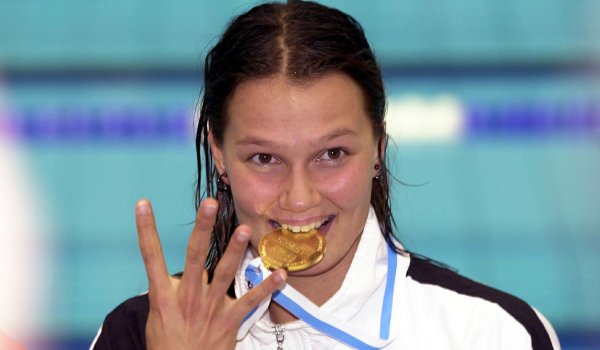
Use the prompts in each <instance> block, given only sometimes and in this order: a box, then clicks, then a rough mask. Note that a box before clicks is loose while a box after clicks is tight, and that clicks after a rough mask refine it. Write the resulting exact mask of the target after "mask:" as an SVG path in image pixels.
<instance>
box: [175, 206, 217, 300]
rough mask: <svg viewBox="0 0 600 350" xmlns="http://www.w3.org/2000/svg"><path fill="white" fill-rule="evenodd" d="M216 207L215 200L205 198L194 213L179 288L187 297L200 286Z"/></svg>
mask: <svg viewBox="0 0 600 350" xmlns="http://www.w3.org/2000/svg"><path fill="white" fill-rule="evenodd" d="M218 206H219V203H218V202H217V201H216V200H214V199H213V198H207V199H205V200H204V201H202V203H200V208H198V212H197V213H196V222H195V223H194V228H193V229H192V234H191V235H190V240H189V242H188V247H187V253H186V258H185V267H184V270H183V277H182V279H181V288H182V289H183V290H184V292H186V293H189V294H188V295H192V294H193V293H194V292H195V291H196V289H197V288H198V287H199V286H201V285H202V283H201V282H202V280H203V275H204V271H205V263H206V256H207V254H208V247H209V244H210V236H211V233H212V229H213V226H214V224H215V218H216V214H217V208H218Z"/></svg>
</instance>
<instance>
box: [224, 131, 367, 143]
mask: <svg viewBox="0 0 600 350" xmlns="http://www.w3.org/2000/svg"><path fill="white" fill-rule="evenodd" d="M346 135H350V136H355V135H358V133H357V132H356V131H354V130H352V129H348V128H340V129H336V130H334V131H333V132H331V133H329V134H327V135H324V136H323V137H321V138H319V139H318V140H317V142H318V143H320V142H327V141H331V140H334V139H336V138H338V137H342V136H346ZM236 144H237V145H239V146H250V145H252V146H263V147H275V146H277V144H276V143H275V142H273V141H271V140H268V139H264V138H260V137H255V136H247V137H244V138H242V139H241V140H239V141H237V142H236Z"/></svg>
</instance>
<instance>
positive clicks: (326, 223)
mask: <svg viewBox="0 0 600 350" xmlns="http://www.w3.org/2000/svg"><path fill="white" fill-rule="evenodd" d="M334 218H335V216H334V215H330V216H327V217H326V218H324V219H321V220H319V221H315V222H311V223H307V224H304V225H294V224H290V223H280V222H278V221H275V220H269V224H270V225H271V226H272V227H273V229H275V230H277V229H280V228H281V229H284V230H289V231H292V232H294V233H300V232H309V231H310V230H312V229H318V230H319V232H320V233H321V234H325V233H326V232H327V231H328V229H329V227H330V226H331V225H330V224H331V222H332V221H333V219H334Z"/></svg>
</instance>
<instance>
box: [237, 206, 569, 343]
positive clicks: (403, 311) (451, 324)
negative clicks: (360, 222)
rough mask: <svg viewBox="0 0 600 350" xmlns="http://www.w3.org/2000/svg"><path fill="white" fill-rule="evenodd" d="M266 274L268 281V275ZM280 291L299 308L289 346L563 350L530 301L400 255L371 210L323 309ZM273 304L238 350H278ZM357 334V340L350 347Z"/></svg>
mask: <svg viewBox="0 0 600 350" xmlns="http://www.w3.org/2000/svg"><path fill="white" fill-rule="evenodd" d="M394 257H395V259H393V258H394ZM252 262H253V265H254V266H259V265H260V261H259V260H258V259H254V261H252V256H251V255H250V254H248V256H247V257H246V259H245V261H244V262H243V263H242V265H241V268H240V269H239V271H238V273H237V275H236V295H237V296H238V297H239V296H240V295H242V294H244V293H246V292H247V291H248V286H249V284H250V285H252V283H251V282H250V283H249V280H248V279H247V278H246V276H245V271H246V270H247V269H248V266H249V265H252ZM392 265H395V266H392ZM251 268H252V267H251ZM394 268H395V274H393V276H392V275H391V274H390V275H388V271H389V270H392V272H393V269H394ZM254 270H256V267H255V268H254ZM261 272H262V274H263V278H264V277H266V275H267V274H268V273H269V272H268V271H266V270H264V268H263V269H262V271H261ZM388 284H393V288H391V286H388ZM386 291H387V293H386ZM280 294H282V295H283V296H285V297H286V298H285V299H284V300H292V303H293V304H295V306H294V307H295V309H294V310H300V311H298V312H299V313H301V319H300V320H297V321H294V322H291V323H287V324H285V325H281V326H282V327H283V329H284V331H283V336H284V337H283V341H282V342H281V343H280V345H281V346H282V347H283V349H286V350H288V349H290V350H291V349H294V350H295V349H306V350H308V349H340V350H341V349H354V348H362V349H436V350H442V349H463V350H464V349H474V350H475V349H477V350H481V349H486V350H494V349H505V350H517V349H536V350H537V349H559V348H560V346H559V344H558V338H557V337H556V334H555V332H554V330H553V329H552V326H551V325H550V324H549V323H548V322H547V321H546V320H545V319H544V318H543V316H542V315H541V314H539V313H538V312H537V311H535V310H534V309H533V308H531V307H530V306H529V305H527V304H526V303H525V302H523V301H521V300H519V299H517V298H515V297H513V296H511V295H508V294H506V293H502V292H500V291H497V290H494V289H492V288H489V287H486V286H483V285H481V284H478V283H476V282H473V281H471V280H468V279H466V278H464V277H461V276H459V275H457V274H455V273H454V272H452V271H450V270H447V269H445V268H442V267H439V266H437V265H435V264H433V263H431V262H429V261H426V260H422V259H417V258H415V257H412V256H409V255H399V254H395V253H394V252H393V251H392V250H391V249H389V248H388V245H387V243H386V241H385V239H384V238H383V235H382V234H381V231H380V228H379V224H378V222H377V218H376V216H375V213H374V211H373V210H372V209H371V211H370V213H369V217H368V219H367V222H366V225H365V228H364V231H363V234H362V237H361V239H360V243H359V246H358V249H357V251H356V254H355V256H354V259H353V261H352V264H351V266H350V269H349V271H348V273H347V275H346V277H345V279H344V282H343V283H342V286H341V288H340V289H339V290H338V291H337V292H336V293H335V294H334V295H333V297H332V298H331V299H330V300H328V301H327V302H326V303H325V304H323V305H322V306H321V307H317V306H316V305H314V304H312V303H311V302H310V301H309V300H308V299H306V298H304V297H303V296H302V295H300V294H299V293H298V292H297V291H295V290H294V289H293V288H292V287H291V286H285V287H284V288H283V289H282V290H281V291H280ZM386 294H387V295H386ZM384 301H385V303H386V307H383V304H384ZM269 302H270V299H268V300H265V301H264V302H263V303H262V304H261V305H260V306H259V307H258V309H257V310H256V311H255V312H254V314H252V315H251V316H250V317H249V318H248V319H246V321H245V322H244V323H243V324H242V327H241V328H240V331H239V333H238V345H237V347H236V349H239V350H242V349H243V350H246V349H277V346H278V342H277V339H276V335H277V334H276V333H275V324H274V323H273V322H271V320H270V318H269V313H268V311H267V307H268V304H269ZM384 309H385V310H384ZM288 310H289V308H288ZM292 313H294V312H292ZM382 313H387V314H389V315H388V316H387V318H386V316H384V317H382ZM296 315H297V316H298V314H296ZM311 324H312V325H311ZM315 324H316V325H317V327H318V328H321V329H315V327H314V326H313V325H315ZM382 332H383V333H382ZM344 334H345V335H344ZM340 335H342V336H340ZM382 335H383V336H382ZM386 335H387V336H386ZM340 338H341V339H340ZM352 338H355V339H357V341H356V340H354V341H353V342H352V343H350V344H349V343H348V342H347V340H348V339H352ZM382 338H383V339H382Z"/></svg>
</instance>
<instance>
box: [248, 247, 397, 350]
mask: <svg viewBox="0 0 600 350" xmlns="http://www.w3.org/2000/svg"><path fill="white" fill-rule="evenodd" d="M387 265H388V270H387V278H386V286H385V293H384V297H383V303H382V306H381V321H380V331H379V338H375V337H373V336H371V335H367V334H364V333H363V332H362V331H361V330H359V329H355V328H354V327H351V326H349V325H348V324H347V322H344V321H343V320H339V319H337V318H335V317H334V316H332V315H329V314H327V313H326V312H324V311H322V310H321V309H320V308H319V307H318V306H316V305H315V304H313V303H312V302H311V301H310V300H308V299H307V298H306V297H304V296H303V295H302V294H300V293H299V292H298V291H297V290H295V289H294V288H292V287H291V286H289V285H286V286H285V287H284V288H283V289H282V290H278V291H276V292H275V293H273V295H272V299H273V300H275V301H276V302H277V303H278V304H279V305H281V306H283V307H284V308H285V309H286V310H288V311H289V312H291V313H292V314H293V315H294V316H296V317H298V318H299V319H301V320H303V321H304V322H306V323H307V324H309V325H310V326H311V327H313V328H314V329H316V330H318V331H320V332H321V333H324V334H327V335H329V336H330V337H332V338H336V339H338V340H340V341H342V342H344V343H346V344H348V345H350V346H352V347H354V348H356V349H360V350H371V349H373V350H375V349H381V348H382V347H384V346H386V345H388V344H389V343H390V341H389V340H388V339H389V335H390V322H391V318H392V304H393V299H394V285H395V281H396V265H397V256H396V252H395V251H394V250H393V249H392V248H390V247H389V246H388V259H387ZM270 274H271V272H270V271H269V270H267V269H266V268H265V267H264V266H263V265H262V264H261V262H260V258H257V259H255V260H253V261H252V262H251V263H250V265H248V267H247V268H246V271H245V276H246V279H247V280H248V281H250V283H252V284H253V285H254V286H257V285H258V284H260V283H261V282H262V281H263V280H264V279H265V278H267V277H268V276H269V275H270ZM263 305H264V304H261V306H263ZM257 309H258V308H255V309H254V310H252V311H251V312H250V313H249V314H248V315H247V316H246V318H245V319H244V320H245V321H247V320H248V319H254V317H252V316H254V315H253V314H254V313H255V312H256V310H257ZM261 309H265V310H266V308H264V307H262V308H261Z"/></svg>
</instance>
